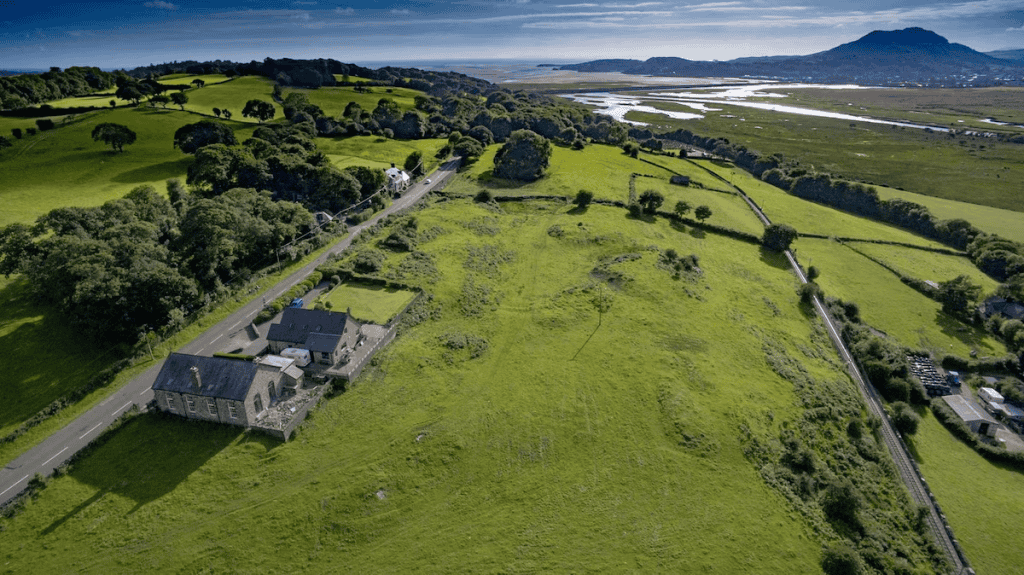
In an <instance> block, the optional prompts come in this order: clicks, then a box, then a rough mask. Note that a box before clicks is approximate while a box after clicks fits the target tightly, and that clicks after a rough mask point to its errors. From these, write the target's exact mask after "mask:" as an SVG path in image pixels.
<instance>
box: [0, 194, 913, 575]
mask: <svg viewBox="0 0 1024 575" xmlns="http://www.w3.org/2000/svg"><path fill="white" fill-rule="evenodd" d="M508 209H509V212H508V213H505V214H499V213H495V212H493V211H492V210H489V209H487V208H485V207H481V206H477V205H473V204H472V203H470V202H469V201H466V200H462V201H460V202H459V203H458V204H457V205H453V204H452V203H450V202H449V203H445V204H441V205H440V206H439V207H438V208H435V209H428V210H425V211H422V212H419V213H417V218H418V220H419V221H420V226H421V228H427V229H429V228H432V227H441V228H443V229H444V230H445V233H444V234H442V235H440V236H439V237H437V238H436V239H434V240H432V241H430V242H428V243H426V244H424V245H422V246H421V247H420V249H422V250H425V251H426V252H428V253H430V254H432V255H434V257H436V258H437V261H438V265H439V268H440V270H441V274H442V279H441V281H439V282H438V283H437V284H436V285H434V286H432V289H433V290H434V294H435V297H436V298H437V301H438V304H439V305H440V306H441V309H442V310H443V311H442V314H441V318H440V319H438V320H435V321H430V322H428V323H425V324H422V325H420V326H419V327H416V328H414V329H413V330H411V331H409V332H408V333H407V335H405V336H403V337H402V338H400V339H399V340H397V341H396V342H395V343H394V344H393V345H392V346H391V347H390V348H389V349H388V350H387V351H386V352H385V354H384V355H383V356H382V358H381V360H380V365H379V366H378V368H376V369H374V370H372V371H371V372H370V373H368V374H366V375H364V377H363V378H362V379H361V380H360V382H359V383H358V384H357V385H355V386H354V387H353V388H352V389H351V390H350V391H349V392H348V393H346V394H344V395H342V396H340V397H337V398H334V399H332V400H330V401H329V402H327V403H326V404H324V405H323V406H322V407H321V408H320V409H319V410H318V411H317V412H316V413H315V414H314V415H313V416H312V418H311V419H310V421H309V423H308V424H307V425H306V427H305V428H304V429H303V430H302V431H301V433H300V435H299V437H298V439H297V440H296V441H293V442H291V443H288V444H279V443H277V442H275V441H272V440H268V439H263V438H260V437H258V436H249V435H247V434H241V433H239V432H237V431H235V430H233V429H231V428H226V427H207V426H205V425H196V424H191V423H187V422H184V421H180V420H165V419H163V418H160V417H156V416H145V417H143V418H141V419H139V420H137V421H135V422H133V423H131V424H129V426H128V428H127V429H125V430H123V431H121V432H119V433H118V434H117V435H116V436H115V437H114V439H113V440H112V441H111V442H110V443H109V444H107V445H106V446H105V447H103V448H101V449H99V450H98V451H97V452H96V453H95V454H94V455H93V456H91V457H89V458H88V459H86V460H85V461H83V462H82V463H81V464H79V465H78V466H77V468H76V469H75V470H74V471H73V472H72V473H71V474H70V475H69V476H68V477H65V478H61V479H57V480H54V481H53V482H52V483H51V485H50V487H48V488H47V489H46V491H44V492H43V493H42V495H41V496H40V497H39V499H38V500H36V501H35V502H33V503H31V504H30V505H29V507H28V509H27V510H26V511H25V512H24V513H23V514H22V515H20V516H19V517H17V518H16V519H14V520H13V521H9V522H5V527H6V531H5V532H4V534H3V536H2V537H3V538H4V541H5V549H6V550H7V551H6V552H5V562H6V566H7V568H8V569H11V570H14V571H24V570H26V569H30V570H41V571H64V570H67V569H70V568H72V566H74V567H73V568H74V569H77V570H83V571H111V570H114V571H117V570H123V569H125V568H128V567H127V566H134V567H136V568H137V567H140V566H144V568H146V569H147V570H154V571H161V570H166V569H169V568H171V569H176V570H182V569H184V570H186V571H199V570H207V571H216V572H219V571H225V570H227V571H234V572H251V571H268V572H272V571H279V570H284V569H288V570H295V569H299V570H303V571H308V572H335V571H338V570H345V571H349V572H368V571H378V570H380V568H381V566H382V565H386V566H387V570H389V571H393V572H409V571H418V572H453V571H456V572H460V573H477V572H494V571H527V572H550V571H576V570H587V571H594V572H609V571H612V572H614V571H623V570H625V571H637V572H651V571H664V572H695V571H701V572H706V571H708V570H712V569H713V570H715V571H720V572H725V573H738V572H742V573H780V572H786V573H819V572H820V571H819V567H818V564H817V561H818V556H819V552H820V546H821V543H822V541H821V540H820V538H819V537H820V536H818V535H815V534H814V533H813V532H811V531H810V529H809V528H808V527H807V526H806V525H805V524H804V522H803V520H801V519H800V516H799V515H798V514H795V513H794V512H793V510H792V509H791V508H790V507H789V505H788V504H787V503H786V502H785V500H784V499H783V498H782V497H781V496H780V495H779V494H778V493H777V492H774V491H772V490H770V489H769V488H768V487H766V486H765V484H764V483H763V482H762V480H761V478H760V476H759V475H758V471H757V469H756V468H755V466H753V465H751V463H750V462H749V461H747V460H746V459H745V457H744V455H743V443H744V442H743V440H742V439H741V438H742V434H741V433H740V432H739V431H738V428H739V427H740V426H746V427H747V428H749V429H750V430H751V433H753V434H754V435H755V436H757V437H762V438H768V437H773V436H775V435H776V434H777V433H778V432H779V430H780V429H781V426H782V424H783V422H785V421H788V420H791V419H792V418H794V417H796V416H797V415H798V413H799V411H800V408H798V407H797V401H796V398H795V396H794V392H793V387H792V384H791V383H790V382H788V381H785V380H783V379H781V378H780V377H779V376H778V375H776V374H775V373H774V372H773V371H772V370H771V369H770V368H769V367H768V365H767V364H766V362H765V361H764V358H763V356H762V355H761V354H760V353H757V352H754V353H737V350H758V349H761V346H762V345H763V344H764V343H765V342H766V341H770V342H773V343H774V344H776V345H778V346H781V348H784V349H787V350H789V353H791V354H793V355H794V356H796V357H800V358H801V361H802V363H804V364H805V365H806V367H807V369H808V370H809V372H810V373H813V374H815V375H816V376H821V377H837V376H838V375H839V372H838V371H836V370H837V369H838V368H837V367H833V366H832V365H830V364H829V363H828V362H825V361H822V360H820V359H813V358H811V357H807V356H805V355H803V354H802V352H800V351H798V347H799V346H801V345H806V342H808V341H810V340H811V339H812V335H811V332H812V328H811V325H810V324H809V323H808V322H807V320H806V318H805V317H804V316H803V314H802V313H801V312H799V311H798V309H797V302H796V296H795V290H794V288H795V279H794V278H793V276H792V274H790V273H789V272H788V271H787V270H785V269H783V268H782V267H781V266H778V267H777V266H776V265H774V264H772V263H767V262H765V261H763V260H762V258H761V257H760V256H759V255H758V249H757V248H756V247H755V246H750V245H747V244H743V243H739V242H734V241H730V240H717V239H716V240H713V241H712V240H707V241H705V240H701V239H700V238H696V237H692V236H691V235H690V234H688V233H685V232H679V231H676V230H674V229H673V228H672V227H671V226H669V225H668V223H667V222H664V221H662V220H658V221H657V222H655V223H653V224H651V223H646V222H643V221H639V220H633V219H629V218H626V217H624V211H623V210H622V209H618V208H606V207H601V206H591V207H590V208H589V209H588V210H587V212H586V213H585V214H582V215H580V214H568V209H569V207H567V206H564V205H561V204H544V203H532V204H523V205H508ZM581 220H582V221H584V222H585V225H584V226H582V227H578V226H577V225H576V223H577V222H579V221H581ZM480 223H486V225H488V226H491V227H493V228H497V229H498V230H499V232H498V235H496V236H492V235H489V233H483V234H481V231H480V230H481V229H482V228H480V226H479V225H477V224H480ZM559 224H560V225H562V226H564V227H565V228H571V229H572V232H571V233H570V235H567V236H565V237H562V238H556V237H553V236H552V235H550V233H549V230H550V228H551V226H553V225H559ZM486 246H493V250H485V253H492V254H501V258H500V259H501V260H502V261H503V262H504V263H500V264H495V261H494V260H488V258H486V257H485V258H483V259H477V260H473V258H471V257H470V256H471V254H472V250H473V249H474V248H477V247H479V248H483V247H486ZM648 246H658V247H661V248H668V247H673V248H676V249H678V250H680V251H681V252H682V253H689V252H697V253H699V254H700V255H701V264H702V267H703V269H704V270H705V272H704V274H703V276H701V277H699V278H696V279H694V280H685V279H684V280H673V279H672V278H671V276H670V274H669V273H667V272H666V271H665V270H663V269H660V268H659V267H658V266H657V258H658V253H657V251H654V250H653V249H652V248H650V247H648ZM628 253H637V254H639V255H640V258H639V259H636V260H632V261H627V262H624V263H621V264H616V265H615V266H614V269H615V270H616V271H618V272H619V273H621V274H622V276H621V277H620V279H621V282H619V283H616V284H614V285H605V287H604V288H598V283H597V282H596V281H595V280H594V279H593V277H592V276H591V270H592V268H593V267H594V266H595V264H597V263H598V262H600V261H602V260H606V258H609V257H613V256H619V255H623V254H628ZM508 254H511V255H510V256H509V255H508ZM506 256H507V257H506ZM467 258H469V259H467ZM470 260H473V261H475V263H474V264H473V265H470V267H468V268H467V267H466V266H467V262H469V261H470ZM492 264H494V265H492ZM739 278H743V279H742V280H741V279H739ZM615 285H618V287H614V286H615ZM467 286H469V287H467ZM467 290H470V291H469V293H467ZM467 298H471V299H467ZM480 298H484V299H485V300H487V302H491V303H487V302H483V301H480ZM766 302H771V305H767V304H766ZM597 303H600V304H602V305H603V306H604V307H605V309H606V311H605V312H604V313H603V315H602V316H601V317H599V316H598V313H597V309H595V304H597ZM481 304H482V305H481ZM460 310H461V311H460ZM467 311H469V312H470V313H469V315H466V312H467ZM476 313H479V315H475V314H476ZM711 332H713V333H714V337H709V333H711ZM459 337H465V338H467V339H469V340H471V341H472V340H474V338H475V339H476V340H477V341H479V340H486V341H487V343H488V346H487V348H486V349H485V350H483V351H482V352H481V354H480V356H479V357H477V358H476V359H471V357H472V356H471V354H470V351H469V350H467V349H458V348H453V347H451V346H450V345H448V344H446V343H445V342H451V341H453V338H454V339H458V338H459ZM801 342H803V343H801ZM826 345H827V344H826ZM844 381H845V380H844ZM843 385H844V386H846V388H847V389H848V391H849V393H853V391H852V384H850V383H849V382H848V381H846V382H845V383H844V384H843ZM681 434H682V435H681ZM691 434H692V435H691ZM693 436H696V437H699V439H696V440H693V441H688V440H684V438H685V437H693ZM887 489H889V488H887ZM897 492H898V488H897ZM890 493H892V492H890ZM739 494H742V496H739ZM890 496H891V495H890ZM98 548H102V549H105V550H106V552H105V553H96V549H98Z"/></svg>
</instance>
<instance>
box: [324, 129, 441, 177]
mask: <svg viewBox="0 0 1024 575" xmlns="http://www.w3.org/2000/svg"><path fill="white" fill-rule="evenodd" d="M447 143H448V140H445V139H440V138H438V139H431V140H389V139H386V138H383V137H378V136H353V137H351V138H317V139H316V146H317V148H318V149H319V150H320V151H321V152H323V153H324V154H326V155H327V157H328V158H330V159H331V163H332V164H334V165H335V166H337V167H338V168H347V167H349V166H369V167H371V168H382V169H387V168H390V167H391V164H395V165H397V166H399V167H401V166H403V165H404V164H405V159H406V158H407V157H409V154H411V153H413V152H415V151H419V152H421V153H422V154H423V161H424V162H425V163H426V170H425V171H428V172H429V171H430V170H433V169H434V168H436V167H437V166H438V165H439V164H440V161H439V160H438V159H437V158H435V157H434V156H435V155H437V152H438V150H440V149H441V148H443V147H444V146H445V144H447Z"/></svg>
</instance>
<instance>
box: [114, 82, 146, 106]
mask: <svg viewBox="0 0 1024 575" xmlns="http://www.w3.org/2000/svg"><path fill="white" fill-rule="evenodd" d="M114 95H115V96H117V97H118V98H121V99H122V100H128V101H130V102H132V103H133V104H135V105H136V106H138V105H139V102H140V101H141V100H142V92H140V91H139V89H138V88H136V87H134V86H122V87H120V88H118V89H117V91H116V92H114ZM111 102H113V100H111ZM111 107H113V104H112V105H111Z"/></svg>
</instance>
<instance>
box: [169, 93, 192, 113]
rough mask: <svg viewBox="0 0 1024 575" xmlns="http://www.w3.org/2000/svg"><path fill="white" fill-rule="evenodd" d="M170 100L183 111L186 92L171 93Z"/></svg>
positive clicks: (186, 99)
mask: <svg viewBox="0 0 1024 575" xmlns="http://www.w3.org/2000/svg"><path fill="white" fill-rule="evenodd" d="M171 101H172V102H174V105H175V106H180V107H181V111H182V112H184V111H185V104H188V94H186V93H185V92H175V93H173V94H171Z"/></svg>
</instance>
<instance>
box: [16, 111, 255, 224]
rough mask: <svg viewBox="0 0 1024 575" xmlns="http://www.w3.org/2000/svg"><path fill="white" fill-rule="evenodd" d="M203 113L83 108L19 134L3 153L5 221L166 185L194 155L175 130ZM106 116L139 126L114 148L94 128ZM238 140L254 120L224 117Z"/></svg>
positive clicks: (30, 219)
mask: <svg viewBox="0 0 1024 575" xmlns="http://www.w3.org/2000/svg"><path fill="white" fill-rule="evenodd" d="M201 119H202V118H201V117H198V116H196V115H195V114H189V113H187V112H180V111H176V110H170V109H168V110H161V109H152V108H148V107H140V108H131V109H129V108H118V109H115V110H104V111H102V112H90V113H88V114H81V115H79V116H77V117H76V118H75V120H74V121H72V122H70V123H69V124H67V125H58V127H57V128H56V129H54V130H48V131H46V132H40V133H38V134H37V135H35V136H26V137H25V138H23V139H21V140H14V141H13V142H14V146H13V147H11V148H8V149H6V150H4V151H3V152H2V153H0V199H2V201H3V203H4V209H3V211H2V212H0V226H4V225H7V224H9V223H12V222H24V223H29V222H33V221H34V220H35V219H36V218H37V217H38V216H40V215H42V214H45V213H47V212H49V211H50V210H52V209H54V208H57V207H62V206H97V205H100V204H102V203H103V202H106V201H108V200H112V199H114V198H119V197H121V196H123V195H124V194H125V193H127V192H128V191H129V190H131V189H132V188H134V187H136V186H141V185H151V186H153V187H155V188H156V189H157V190H159V191H161V192H162V191H163V190H164V187H165V182H166V180H167V179H169V178H181V179H182V180H184V178H185V175H186V172H187V170H188V165H189V164H190V163H191V162H192V156H190V155H187V154H184V153H182V152H180V151H178V150H175V149H174V148H173V147H172V146H173V139H174V132H175V130H177V129H178V128H180V127H181V126H184V125H186V124H191V123H194V122H198V121H199V120H201ZM102 122H114V123H117V124H123V125H125V126H127V127H128V128H130V129H131V130H133V131H134V132H136V133H137V134H138V139H137V140H136V142H135V143H134V144H132V145H129V146H125V149H124V152H123V153H114V152H113V151H111V149H110V146H108V145H106V144H104V143H103V142H96V141H93V139H92V136H91V132H92V130H93V128H94V127H95V126H96V125H97V124H100V123H102ZM226 123H227V125H229V126H231V128H232V129H233V130H235V137H236V138H238V139H239V140H240V141H241V140H244V139H246V138H248V137H249V135H250V134H251V133H252V130H253V129H255V124H252V123H248V122H235V121H230V122H226Z"/></svg>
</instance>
